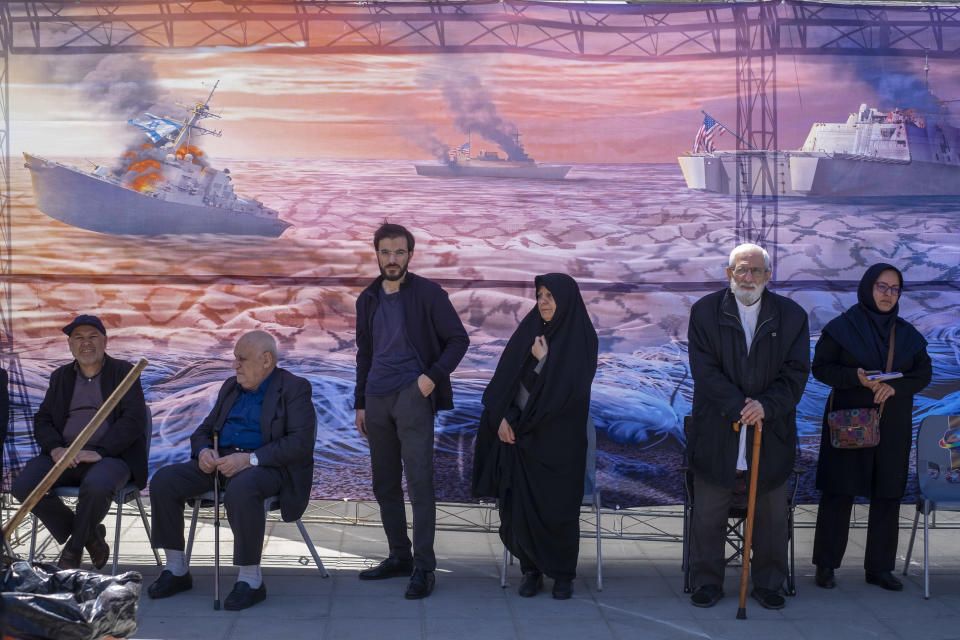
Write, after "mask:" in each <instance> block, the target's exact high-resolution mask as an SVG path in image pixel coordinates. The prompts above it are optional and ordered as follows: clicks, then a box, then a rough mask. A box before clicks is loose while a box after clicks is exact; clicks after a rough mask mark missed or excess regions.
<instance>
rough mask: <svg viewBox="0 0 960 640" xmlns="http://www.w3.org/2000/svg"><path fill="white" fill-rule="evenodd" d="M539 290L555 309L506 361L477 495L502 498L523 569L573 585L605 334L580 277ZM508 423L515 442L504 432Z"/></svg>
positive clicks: (521, 335) (553, 279) (483, 428)
mask: <svg viewBox="0 0 960 640" xmlns="http://www.w3.org/2000/svg"><path fill="white" fill-rule="evenodd" d="M535 284H536V288H537V289H539V288H540V287H541V286H543V287H546V288H547V289H548V290H549V292H550V293H551V294H552V295H553V299H554V301H555V302H556V311H555V312H554V315H553V317H552V318H551V320H550V322H544V320H543V318H542V316H541V314H540V311H539V309H538V308H537V307H534V308H533V309H532V310H531V311H530V312H529V313H528V314H527V315H526V317H525V318H524V319H523V320H522V321H521V322H520V326H519V327H518V328H517V330H516V331H515V332H514V333H513V336H511V338H510V341H509V342H508V343H507V346H506V348H505V349H504V351H503V354H502V355H501V356H500V362H499V363H498V364H497V369H496V371H495V372H494V374H493V378H492V379H491V380H490V384H489V385H488V386H487V389H486V391H484V394H483V407H484V409H483V414H482V416H481V418H480V426H479V429H478V433H477V442H476V449H475V456H474V471H473V491H474V494H475V495H476V496H491V497H496V498H498V500H499V506H500V522H501V525H500V537H501V538H502V540H503V543H504V545H505V546H506V547H507V549H509V550H510V551H511V553H513V554H514V555H515V556H516V557H517V558H518V559H519V560H520V563H521V568H523V569H524V571H527V570H528V569H534V568H536V569H537V570H539V571H541V572H543V573H545V574H546V575H547V576H549V577H551V578H554V579H561V580H567V579H572V578H573V577H574V576H575V575H576V566H577V553H578V550H579V535H580V534H579V513H580V504H581V502H582V500H583V486H584V471H585V466H586V451H587V435H586V425H587V419H588V414H589V410H590V386H591V384H592V382H593V377H594V374H595V373H596V370H597V332H596V330H594V328H593V324H592V323H591V322H590V316H589V315H588V313H587V309H586V307H585V306H584V304H583V298H582V297H581V295H580V289H579V288H578V287H577V283H576V281H575V280H574V279H573V278H571V277H570V276H568V275H565V274H559V273H550V274H546V275H541V276H537V278H536V279H535ZM541 335H542V336H544V338H545V339H546V341H547V345H548V353H547V356H546V357H545V358H544V359H543V361H542V366H539V367H538V365H540V361H538V360H537V359H536V358H535V357H534V356H533V355H532V353H531V347H532V345H533V343H534V339H535V338H537V337H538V336H541ZM538 368H539V371H538ZM521 387H522V389H521ZM527 394H529V395H527ZM518 396H519V397H518ZM504 418H506V419H507V422H508V423H509V424H510V426H511V427H512V428H513V431H514V434H515V437H516V443H515V444H507V443H504V442H502V441H501V440H500V439H499V437H498V435H497V431H498V428H499V426H500V423H501V420H503V419H504Z"/></svg>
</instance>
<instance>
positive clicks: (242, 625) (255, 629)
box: [229, 605, 333, 640]
mask: <svg viewBox="0 0 960 640" xmlns="http://www.w3.org/2000/svg"><path fill="white" fill-rule="evenodd" d="M257 606H259V605H257ZM253 608H254V609H255V608H256V607H253ZM326 624H327V623H326V621H324V620H317V621H315V622H314V623H312V624H310V625H309V626H308V625H306V624H305V623H304V621H303V620H302V619H291V618H285V617H275V616H250V617H241V618H240V619H238V620H237V621H236V624H234V626H233V631H232V632H231V633H230V636H229V640H273V639H275V638H276V639H280V638H302V639H304V640H306V639H309V640H322V639H323V638H331V637H333V636H330V635H328V634H327V633H326Z"/></svg>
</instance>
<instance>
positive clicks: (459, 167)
mask: <svg viewBox="0 0 960 640" xmlns="http://www.w3.org/2000/svg"><path fill="white" fill-rule="evenodd" d="M514 139H515V143H514V145H513V146H514V151H513V152H512V153H510V154H508V156H507V157H506V158H501V157H500V154H498V153H497V152H495V151H481V152H480V153H479V154H478V155H476V156H473V157H470V140H467V142H466V143H465V144H463V145H461V146H460V147H458V148H456V149H451V150H450V152H449V154H448V156H449V157H448V159H447V161H446V162H445V163H444V164H418V165H414V167H415V168H416V170H417V175H421V176H431V177H435V178H523V179H527V180H563V179H564V177H566V175H567V173H568V172H569V171H570V168H571V166H570V165H554V164H540V163H538V162H535V161H534V159H533V158H531V157H530V156H528V155H527V153H526V151H524V149H523V145H522V144H520V134H519V133H516V134H514Z"/></svg>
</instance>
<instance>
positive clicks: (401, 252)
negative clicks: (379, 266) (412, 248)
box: [377, 249, 410, 259]
mask: <svg viewBox="0 0 960 640" xmlns="http://www.w3.org/2000/svg"><path fill="white" fill-rule="evenodd" d="M377 253H379V254H380V257H381V258H388V259H389V258H390V256H395V257H397V258H406V257H407V255H409V254H410V252H409V251H407V250H406V249H397V250H396V251H389V250H387V249H380V251H377Z"/></svg>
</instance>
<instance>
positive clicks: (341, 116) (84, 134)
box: [10, 53, 960, 162]
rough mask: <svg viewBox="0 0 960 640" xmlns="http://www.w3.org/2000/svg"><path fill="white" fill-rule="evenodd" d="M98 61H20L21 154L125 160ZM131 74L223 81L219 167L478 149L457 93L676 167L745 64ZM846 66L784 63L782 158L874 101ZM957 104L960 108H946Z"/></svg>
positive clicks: (341, 59) (167, 64)
mask: <svg viewBox="0 0 960 640" xmlns="http://www.w3.org/2000/svg"><path fill="white" fill-rule="evenodd" d="M97 61H98V58H94V57H93V56H78V57H74V58H71V56H58V57H52V56H46V57H44V58H43V59H41V58H40V57H28V56H14V57H13V58H12V60H11V80H12V81H11V89H10V92H11V136H10V137H11V150H12V151H13V152H14V153H19V152H20V151H31V152H33V153H39V154H41V155H60V156H96V157H111V156H114V155H115V154H117V153H119V152H120V151H121V150H122V149H123V147H124V146H125V142H126V141H127V140H129V139H130V138H129V136H131V135H135V134H133V133H132V128H131V127H129V126H128V125H126V124H125V117H123V116H121V115H120V114H118V113H111V112H109V111H108V110H106V109H105V107H104V105H103V104H102V103H99V102H98V100H96V99H91V98H89V97H88V98H85V97H84V96H83V91H82V89H83V87H82V84H81V83H80V82H79V81H80V80H81V79H82V78H83V77H84V74H86V73H87V72H88V71H89V70H90V69H91V68H92V67H93V66H95V65H96V63H97ZM113 63H117V60H116V59H114V60H113V61H112V62H111V64H113ZM125 63H129V65H139V67H140V68H142V69H144V73H142V74H139V76H138V77H141V76H143V75H147V72H148V71H149V69H150V68H151V67H152V68H153V75H154V76H155V78H156V85H157V87H156V88H157V91H158V93H159V94H160V95H163V96H168V97H170V98H171V99H176V100H179V101H182V102H190V101H193V100H196V99H197V98H200V97H202V96H203V95H205V92H206V91H208V88H207V89H205V88H204V87H205V86H206V87H210V86H211V85H212V83H213V81H215V80H220V89H219V90H218V91H217V94H216V95H215V98H214V101H213V108H214V110H215V111H216V112H219V113H221V114H222V115H223V119H222V120H220V121H212V120H211V121H207V124H208V126H211V127H212V128H218V129H222V130H223V137H222V138H209V137H208V138H206V139H204V140H202V146H203V147H204V148H205V149H206V150H207V152H208V153H210V154H211V155H213V156H214V157H252V158H255V157H345V158H397V159H411V158H424V159H426V158H430V157H431V155H432V154H431V152H430V151H429V145H427V144H425V142H424V141H425V139H426V138H427V137H428V136H429V135H432V136H434V137H435V138H436V139H438V140H440V141H442V142H443V144H445V145H448V146H455V145H459V144H460V143H462V142H463V141H464V140H465V138H466V136H465V134H464V133H462V132H461V131H459V130H458V129H457V128H456V127H455V126H454V122H453V121H454V114H453V113H452V111H451V109H450V108H449V104H448V102H447V101H446V100H445V98H444V96H443V93H442V90H441V87H443V86H454V87H459V88H460V89H461V90H464V91H475V90H482V91H485V92H486V93H487V94H488V95H489V97H490V99H491V101H492V103H493V104H495V106H496V109H497V111H498V113H499V115H500V117H501V118H502V119H503V120H504V121H506V123H508V124H505V125H504V126H505V127H506V128H509V129H510V130H511V131H512V129H513V127H512V126H510V125H515V126H516V127H517V128H518V129H519V130H520V132H521V133H522V135H523V137H522V141H523V142H524V144H525V146H526V150H527V152H528V153H529V154H530V155H532V156H534V157H535V158H536V159H537V160H540V161H545V162H671V161H673V159H674V158H675V157H676V156H677V155H678V154H679V153H682V152H684V151H686V150H688V149H689V147H690V146H691V144H692V140H693V136H694V133H695V131H696V129H697V127H698V125H699V122H700V120H701V118H702V116H701V114H700V109H701V108H703V109H706V110H707V111H708V112H710V114H711V115H713V116H714V117H715V118H718V119H720V120H721V121H724V122H726V123H727V124H728V125H729V126H731V127H733V126H735V125H736V122H735V111H736V93H735V84H734V68H733V61H732V60H721V61H708V62H698V63H657V64H653V63H642V64H641V63H629V64H628V63H597V62H575V61H564V60H556V59H548V58H540V57H535V56H520V55H473V54H470V55H447V56H440V55H436V56H433V55H431V56H427V55H420V56H372V55H325V56H316V55H315V56H305V55H303V56H298V55H277V54H255V53H191V54H165V55H157V56H153V57H150V58H143V59H141V60H138V59H136V58H128V59H127V60H126V61H123V60H121V61H120V62H119V63H118V64H121V65H122V64H125ZM843 64H844V61H842V60H840V61H836V62H831V61H829V60H824V59H822V58H821V59H805V60H798V61H794V60H793V59H792V58H789V59H786V58H783V57H781V59H780V61H779V67H778V70H779V87H780V92H779V96H778V104H779V114H780V115H779V118H780V141H781V144H780V146H781V147H782V148H796V147H798V146H799V145H800V144H801V143H802V142H803V139H804V137H805V136H806V133H807V131H808V130H809V127H810V124H811V123H813V122H815V121H834V120H844V119H845V118H846V116H847V114H848V113H850V112H851V111H854V110H856V108H857V107H858V106H859V104H860V102H870V103H873V101H874V99H875V94H874V93H873V91H872V90H871V89H870V88H869V87H868V86H867V85H865V84H863V83H862V82H858V81H856V80H852V79H851V76H850V74H849V73H846V72H844V70H843V68H842V66H839V67H838V66H834V65H843ZM908 64H913V65H914V66H915V67H916V66H918V65H919V64H920V63H919V62H916V63H914V62H910V63H908ZM72 66H73V67H75V69H76V73H75V75H74V76H73V77H71V68H72ZM932 67H933V69H932V70H931V85H932V86H941V87H944V89H945V90H942V91H940V93H941V95H942V96H943V97H947V98H957V97H960V87H958V85H957V80H956V78H957V77H960V73H957V71H958V65H957V63H947V62H938V63H936V64H934V65H932ZM51 69H56V71H55V72H53V71H51ZM951 91H952V92H953V93H956V94H957V95H945V94H947V93H950V92H951ZM94 93H95V92H94ZM879 106H883V107H888V106H892V105H879ZM732 145H733V142H732V141H731V139H730V137H729V136H724V137H721V138H720V139H719V140H718V148H729V147H731V146H732ZM481 147H485V148H487V149H493V148H495V147H494V145H492V144H489V143H486V144H484V142H483V140H481V139H478V137H477V136H475V137H474V150H475V151H477V150H479V149H480V148H481Z"/></svg>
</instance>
